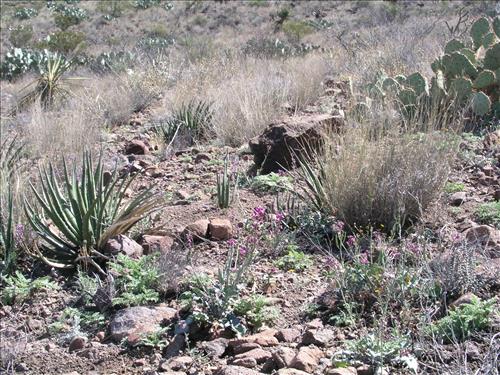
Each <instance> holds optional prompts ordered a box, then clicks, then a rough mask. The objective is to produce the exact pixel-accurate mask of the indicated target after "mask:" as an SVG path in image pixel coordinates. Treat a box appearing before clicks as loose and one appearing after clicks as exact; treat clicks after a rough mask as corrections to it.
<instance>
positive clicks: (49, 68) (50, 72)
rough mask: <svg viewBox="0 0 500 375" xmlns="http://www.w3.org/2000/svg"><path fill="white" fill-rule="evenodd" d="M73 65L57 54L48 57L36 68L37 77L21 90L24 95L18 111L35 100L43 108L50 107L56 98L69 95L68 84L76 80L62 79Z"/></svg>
mask: <svg viewBox="0 0 500 375" xmlns="http://www.w3.org/2000/svg"><path fill="white" fill-rule="evenodd" d="M72 65H73V62H72V61H68V60H66V59H65V58H64V57H62V56H61V55H58V54H54V55H49V56H48V57H47V58H46V59H45V60H44V61H43V62H41V63H40V65H39V66H38V69H39V74H40V75H39V77H38V78H37V79H36V80H35V81H33V82H31V83H30V84H29V85H27V86H26V87H24V88H23V90H22V92H25V94H24V95H23V96H22V97H21V99H20V100H19V102H18V104H17V106H18V109H23V108H26V107H27V106H29V105H31V104H33V103H34V102H36V101H37V100H40V103H41V104H42V106H43V107H45V108H48V107H51V106H52V105H53V104H54V102H55V100H56V98H64V97H66V96H67V95H69V94H70V91H69V89H68V83H69V82H70V81H73V80H76V79H78V78H63V75H64V74H65V73H66V72H67V71H68V70H69V69H70V68H71V66H72Z"/></svg>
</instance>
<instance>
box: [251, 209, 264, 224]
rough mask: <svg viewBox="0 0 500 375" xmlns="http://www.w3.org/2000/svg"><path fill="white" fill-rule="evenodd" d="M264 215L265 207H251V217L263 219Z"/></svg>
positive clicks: (258, 219)
mask: <svg viewBox="0 0 500 375" xmlns="http://www.w3.org/2000/svg"><path fill="white" fill-rule="evenodd" d="M265 217H266V209H265V208H264V207H255V208H254V209H253V218H254V220H257V221H264V218H265Z"/></svg>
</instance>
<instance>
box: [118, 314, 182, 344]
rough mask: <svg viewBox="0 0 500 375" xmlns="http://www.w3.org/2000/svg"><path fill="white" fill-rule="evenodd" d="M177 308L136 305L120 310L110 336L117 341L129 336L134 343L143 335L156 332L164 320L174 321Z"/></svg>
mask: <svg viewBox="0 0 500 375" xmlns="http://www.w3.org/2000/svg"><path fill="white" fill-rule="evenodd" d="M176 315H177V310H175V309H172V308H170V307H167V306H165V305H158V306H154V307H146V306H134V307H128V308H126V309H123V310H120V311H118V312H117V313H116V314H115V315H114V317H113V319H112V320H111V323H110V337H111V339H112V340H114V341H116V342H120V341H121V340H123V339H124V338H127V339H128V340H129V342H131V343H132V344H133V343H134V342H135V341H136V340H138V339H139V338H140V337H141V336H143V335H147V334H150V333H153V332H156V331H157V330H158V329H159V328H160V323H162V322H163V321H172V320H173V319H174V318H175V317H176Z"/></svg>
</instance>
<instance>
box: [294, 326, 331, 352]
mask: <svg viewBox="0 0 500 375" xmlns="http://www.w3.org/2000/svg"><path fill="white" fill-rule="evenodd" d="M334 339H335V332H334V331H332V330H331V329H327V328H324V329H318V330H316V329H308V330H307V331H306V332H305V333H304V335H303V336H302V344H304V345H311V344H313V345H316V346H321V347H325V346H328V345H329V344H331V343H332V342H333V340H334Z"/></svg>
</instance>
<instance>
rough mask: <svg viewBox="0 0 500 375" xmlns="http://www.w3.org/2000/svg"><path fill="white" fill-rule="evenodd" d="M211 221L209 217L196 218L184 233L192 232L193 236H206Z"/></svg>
mask: <svg viewBox="0 0 500 375" xmlns="http://www.w3.org/2000/svg"><path fill="white" fill-rule="evenodd" d="M209 224H210V222H209V221H208V220H207V219H201V220H196V221H195V222H194V223H191V224H189V225H188V226H187V227H186V228H185V229H184V231H183V233H184V235H186V234H188V233H189V234H191V235H192V236H193V238H206V237H207V233H208V225H209Z"/></svg>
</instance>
